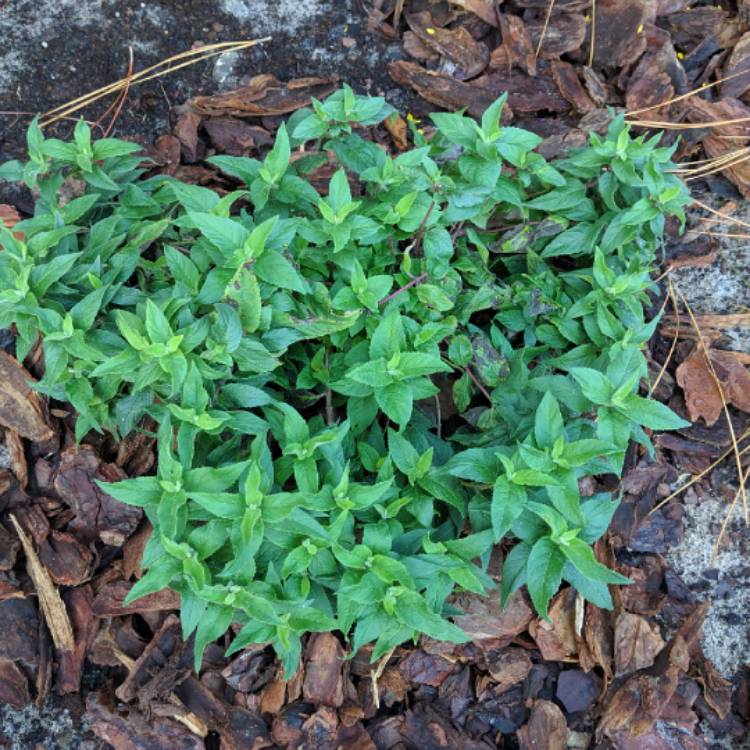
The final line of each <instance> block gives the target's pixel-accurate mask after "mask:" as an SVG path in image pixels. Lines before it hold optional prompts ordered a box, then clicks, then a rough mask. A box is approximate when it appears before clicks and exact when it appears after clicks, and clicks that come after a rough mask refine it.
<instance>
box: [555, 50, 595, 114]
mask: <svg viewBox="0 0 750 750" xmlns="http://www.w3.org/2000/svg"><path fill="white" fill-rule="evenodd" d="M552 79H553V80H554V82H555V83H556V84H557V88H558V89H560V93H561V94H562V95H563V96H564V97H565V98H566V99H567V100H568V101H569V102H570V103H571V104H572V105H573V106H574V107H575V109H576V111H577V112H580V113H581V114H586V112H591V111H592V110H594V109H595V108H596V105H595V104H594V102H592V101H591V97H590V96H589V95H588V94H587V93H586V89H584V88H583V84H582V83H581V81H580V80H579V78H578V73H577V71H576V69H575V68H574V67H573V66H572V65H571V64H570V63H566V62H563V61H562V60H554V61H553V62H552Z"/></svg>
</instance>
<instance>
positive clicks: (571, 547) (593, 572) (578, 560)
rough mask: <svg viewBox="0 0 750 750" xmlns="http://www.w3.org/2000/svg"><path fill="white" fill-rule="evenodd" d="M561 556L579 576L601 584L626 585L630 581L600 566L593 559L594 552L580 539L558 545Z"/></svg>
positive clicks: (594, 558)
mask: <svg viewBox="0 0 750 750" xmlns="http://www.w3.org/2000/svg"><path fill="white" fill-rule="evenodd" d="M560 550H561V551H562V553H563V555H565V557H566V558H567V559H568V560H569V561H570V563H571V564H572V565H573V567H574V568H575V569H576V570H577V571H578V572H579V573H581V575H583V576H585V577H586V578H588V579H590V580H592V581H600V582H601V583H620V584H628V583H630V579H629V578H626V577H625V576H623V575H620V574H619V573H617V572H616V571H614V570H610V569H609V568H607V567H605V566H604V565H602V564H601V563H600V562H598V561H597V559H596V557H594V551H593V550H592V549H591V547H589V545H588V544H586V542H584V541H583V540H582V539H578V538H574V539H571V540H570V541H568V542H567V543H565V544H561V545H560Z"/></svg>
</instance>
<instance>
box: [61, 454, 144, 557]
mask: <svg viewBox="0 0 750 750" xmlns="http://www.w3.org/2000/svg"><path fill="white" fill-rule="evenodd" d="M124 478H125V473H124V472H123V471H122V469H120V468H119V467H118V466H116V465H115V464H105V463H102V462H101V460H100V458H99V456H98V455H97V454H96V452H95V451H94V449H93V448H92V447H91V446H90V445H81V446H77V447H76V446H74V447H72V448H67V449H66V450H64V451H63V452H62V453H61V454H60V466H59V468H58V471H57V476H56V477H55V489H56V490H57V493H58V494H59V495H60V497H61V498H62V499H63V500H64V501H65V502H66V503H67V504H68V505H69V506H70V507H71V509H72V510H73V512H74V513H75V514H76V517H75V518H74V519H73V521H72V522H71V523H70V524H69V526H68V529H69V531H71V533H73V534H75V535H76V536H77V537H78V538H79V539H81V540H82V541H85V542H92V541H94V540H95V539H96V538H99V539H101V541H102V542H104V543H105V544H108V545H111V546H114V547H120V546H122V545H123V544H124V543H125V540H126V539H127V538H128V537H129V536H130V535H131V534H132V533H133V532H134V531H135V529H136V527H137V526H138V522H139V521H140V520H141V517H142V515H143V511H142V510H141V509H140V508H137V507H134V506H132V505H126V504H125V503H121V502H118V501H117V500H115V499H114V498H113V497H112V496H111V495H108V494H107V493H106V492H105V491H104V490H102V489H101V488H100V487H99V486H98V485H97V484H96V481H97V480H99V481H103V482H116V481H119V480H120V479H124Z"/></svg>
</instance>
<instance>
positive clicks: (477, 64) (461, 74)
mask: <svg viewBox="0 0 750 750" xmlns="http://www.w3.org/2000/svg"><path fill="white" fill-rule="evenodd" d="M405 18H406V21H407V23H408V24H409V27H410V28H411V30H412V32H413V33H414V34H415V35H416V36H417V38H418V39H419V41H420V42H422V44H423V45H424V46H425V47H427V48H430V49H432V50H434V51H435V52H438V53H439V54H441V55H443V57H445V58H447V60H448V61H450V68H451V70H450V73H451V75H452V76H453V77H454V78H457V79H458V80H459V81H466V80H468V79H470V78H474V77H476V76H478V75H479V74H480V73H481V72H482V71H483V70H484V69H485V68H486V67H487V63H488V62H489V61H490V51H489V50H488V49H487V46H486V45H485V44H483V43H482V42H478V41H476V40H475V39H474V37H473V36H472V35H471V34H470V33H469V32H468V31H467V30H466V29H465V28H464V27H463V26H458V27H456V28H454V29H444V28H441V27H440V26H438V25H437V24H436V23H435V21H434V20H433V18H432V14H431V13H430V12H429V11H423V12H421V13H407V14H406V15H405Z"/></svg>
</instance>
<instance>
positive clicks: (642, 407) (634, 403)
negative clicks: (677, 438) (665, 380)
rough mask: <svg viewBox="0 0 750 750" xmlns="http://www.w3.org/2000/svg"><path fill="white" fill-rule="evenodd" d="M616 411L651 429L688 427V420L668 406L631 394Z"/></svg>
mask: <svg viewBox="0 0 750 750" xmlns="http://www.w3.org/2000/svg"><path fill="white" fill-rule="evenodd" d="M618 411H620V413H622V414H624V415H625V416H626V417H627V418H628V419H632V420H633V421H634V422H637V423H638V424H641V425H643V426H644V427H648V428H649V429H651V430H679V429H680V428H684V427H690V422H688V421H687V420H685V419H683V418H682V417H679V416H678V415H677V414H675V413H674V412H673V411H672V410H671V409H670V408H669V407H668V406H666V405H665V404H662V403H660V402H659V401H654V400H652V399H647V398H642V397H641V396H636V395H635V394H631V395H630V396H628V397H627V398H626V399H625V400H624V402H623V405H622V406H621V407H618Z"/></svg>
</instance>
